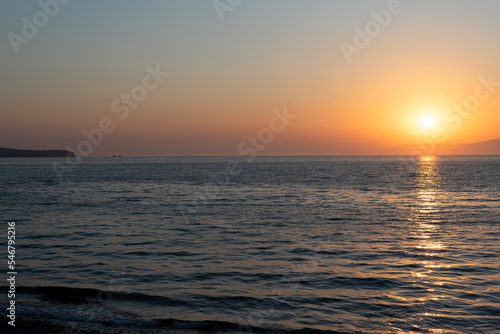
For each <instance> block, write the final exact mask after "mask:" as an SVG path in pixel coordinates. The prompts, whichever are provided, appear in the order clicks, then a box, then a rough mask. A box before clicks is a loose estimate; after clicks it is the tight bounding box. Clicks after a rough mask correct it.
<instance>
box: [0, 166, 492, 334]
mask: <svg viewBox="0 0 500 334" xmlns="http://www.w3.org/2000/svg"><path fill="white" fill-rule="evenodd" d="M56 161H59V162H64V160H63V159H56ZM0 171H1V173H0V190H1V193H2V195H1V197H0V206H1V208H2V220H3V221H4V225H5V226H4V229H5V234H7V233H6V231H7V221H14V222H16V237H17V239H16V264H17V271H18V275H17V277H16V290H17V294H16V303H17V314H18V316H20V317H26V318H29V319H33V318H34V319H50V320H51V321H54V322H59V323H63V324H66V325H67V332H68V333H70V332H72V333H74V328H91V329H94V330H96V331H100V332H110V333H111V332H114V331H115V332H119V331H122V332H125V333H140V332H148V333H149V332H159V333H160V332H169V333H177V332H179V333H200V332H212V333H214V332H226V333H236V332H244V331H249V332H258V333H335V332H342V333H499V332H500V259H499V254H500V189H499V186H500V157H499V156H484V157H472V156H471V157H421V158H418V159H417V160H416V161H414V162H411V163H410V162H405V161H403V160H402V159H401V158H398V157H302V158H289V157H275V158H273V157H260V158H257V159H255V160H254V161H252V162H248V161H246V160H245V158H227V157H226V158H222V157H221V158H87V159H84V161H83V162H82V163H81V164H79V165H74V166H72V167H71V168H70V169H69V170H67V171H66V172H64V174H62V175H58V174H57V173H55V171H54V169H53V166H52V164H51V160H49V159H2V160H0ZM4 241H5V240H4ZM6 256H7V254H6V253H5V257H6ZM5 267H6V265H5ZM5 269H6V268H5ZM5 271H7V269H6V270H5ZM4 284H5V283H4ZM4 291H6V290H5V289H4ZM1 298H2V299H0V301H1V302H2V305H4V306H6V302H7V301H6V296H5V295H4V294H3V295H2V296H1Z"/></svg>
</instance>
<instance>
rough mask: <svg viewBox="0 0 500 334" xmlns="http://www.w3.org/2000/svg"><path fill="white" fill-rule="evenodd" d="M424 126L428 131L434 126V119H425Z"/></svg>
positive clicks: (423, 120)
mask: <svg viewBox="0 0 500 334" xmlns="http://www.w3.org/2000/svg"><path fill="white" fill-rule="evenodd" d="M422 126H423V127H424V128H426V129H430V128H432V127H433V126H434V118H432V117H425V118H424V119H422Z"/></svg>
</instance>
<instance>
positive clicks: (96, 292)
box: [18, 286, 341, 334]
mask: <svg viewBox="0 0 500 334" xmlns="http://www.w3.org/2000/svg"><path fill="white" fill-rule="evenodd" d="M19 292H20V293H21V294H23V295H25V296H26V295H31V296H37V297H38V298H39V300H40V301H41V302H42V303H36V304H33V305H37V306H27V307H25V306H20V307H19V309H18V314H19V315H20V316H21V317H24V320H25V321H40V320H43V321H44V322H46V321H52V322H53V324H54V325H57V324H59V325H60V324H61V323H69V322H71V323H72V326H74V325H75V324H74V322H76V323H77V327H78V326H81V328H80V329H82V330H89V328H92V330H94V331H95V330H96V326H102V329H97V331H98V332H100V333H101V332H102V333H107V332H113V331H112V328H113V327H115V326H117V327H118V326H119V327H120V328H123V327H124V326H125V327H126V328H127V329H126V332H127V333H142V332H143V331H146V332H147V330H148V329H153V328H157V329H169V330H181V332H182V331H184V330H190V331H193V332H199V333H249V332H250V333H283V334H295V333H297V334H298V333H305V334H334V333H341V332H338V331H333V330H322V329H314V328H307V327H305V328H300V329H296V328H285V327H282V326H279V327H269V326H268V327H259V326H253V325H249V324H243V323H237V322H230V321H220V320H212V319H207V320H202V321H199V320H196V321H193V320H183V319H180V318H147V317H140V316H137V315H133V314H130V313H126V312H122V313H120V312H119V311H117V310H116V308H113V309H108V308H107V307H106V306H107V304H106V303H101V302H100V301H99V297H103V296H105V295H107V294H110V296H112V299H113V300H116V301H127V302H141V303H144V302H146V303H149V302H152V303H154V304H156V305H158V304H161V305H172V306H173V305H175V306H179V305H180V304H182V303H184V304H187V303H186V302H183V301H181V300H177V299H173V298H168V297H161V296H151V295H145V294H140V293H126V292H110V291H105V290H100V289H93V288H73V287H65V286H35V287H20V288H19ZM234 298H246V297H234ZM250 299H255V300H257V299H256V298H250ZM104 301H107V300H104ZM328 301H330V300H328ZM26 319H28V320H26ZM89 326H90V327H89Z"/></svg>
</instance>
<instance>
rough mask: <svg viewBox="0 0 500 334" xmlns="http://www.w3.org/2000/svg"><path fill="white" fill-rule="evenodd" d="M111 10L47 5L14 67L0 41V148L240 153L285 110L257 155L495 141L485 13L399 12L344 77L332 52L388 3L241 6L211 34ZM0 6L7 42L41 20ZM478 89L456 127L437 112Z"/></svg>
mask: <svg viewBox="0 0 500 334" xmlns="http://www.w3.org/2000/svg"><path fill="white" fill-rule="evenodd" d="M125 3H126V5H120V6H119V5H118V2H113V1H110V2H109V3H106V4H102V3H100V2H97V1H89V2H86V3H74V4H71V5H66V6H65V7H61V8H60V12H59V13H58V15H57V16H55V17H54V18H51V19H50V21H49V23H48V24H47V25H46V26H43V27H41V28H40V29H39V32H38V34H37V35H36V36H35V37H33V38H32V39H30V40H29V42H28V43H26V44H19V45H18V50H17V51H18V52H17V53H16V52H15V51H16V50H15V48H14V47H13V46H12V43H11V42H10V41H9V38H4V39H3V40H2V42H1V43H3V45H2V47H1V49H0V56H1V57H2V65H0V66H1V71H2V72H1V74H2V78H3V81H2V83H1V85H2V87H1V88H2V89H1V92H0V95H1V99H2V113H1V123H0V130H1V131H0V146H6V147H16V148H26V149H28V148H37V149H49V148H65V147H67V146H68V145H69V146H70V147H72V148H76V146H77V145H78V143H79V142H80V141H82V140H87V138H86V137H85V136H84V134H82V131H83V130H88V131H90V130H93V129H98V128H99V123H100V122H101V120H102V119H106V118H109V119H110V121H111V122H112V123H113V127H114V130H113V131H112V132H110V133H106V134H104V135H103V140H102V141H101V142H100V143H99V144H98V145H93V146H94V147H93V148H92V153H91V155H110V154H123V155H238V154H239V152H238V147H239V145H240V144H241V143H242V142H244V141H247V140H248V138H249V136H256V135H258V134H259V132H260V131H262V129H263V128H266V127H269V122H270V121H271V120H272V118H273V117H274V114H273V109H274V108H278V109H282V108H284V107H285V106H286V108H287V110H288V112H289V113H292V114H293V115H295V116H296V117H295V118H294V119H293V121H291V122H290V124H287V125H286V128H285V129H284V130H283V131H280V132H279V133H275V134H274V136H273V140H272V141H271V142H270V143H268V144H266V145H265V149H263V150H262V151H260V152H259V154H261V155H329V154H376V153H377V152H379V150H382V149H384V148H387V147H391V146H397V145H402V144H407V143H412V142H414V141H415V140H417V139H423V138H432V136H433V133H435V132H436V131H439V130H442V133H441V134H440V135H441V136H445V137H446V142H450V143H469V142H478V141H483V140H489V139H495V138H499V137H500V131H499V130H500V108H499V104H500V86H499V87H494V90H493V91H492V92H489V91H487V90H485V89H487V88H484V87H483V88H478V86H480V85H481V82H482V81H481V80H480V79H479V78H480V77H483V78H485V79H488V77H491V78H492V81H499V82H500V64H499V63H498V59H500V46H499V44H498V40H499V38H498V37H499V36H498V35H499V34H500V23H498V20H497V17H496V16H495V15H494V14H493V13H498V11H499V10H500V3H498V2H496V1H493V0H491V1H486V0H485V1H481V5H479V4H476V3H474V4H471V2H470V1H451V0H450V1H440V2H439V4H436V3H435V2H434V1H419V2H417V3H415V2H410V1H400V3H399V5H398V6H399V7H398V8H399V12H398V13H397V14H391V19H390V22H389V23H388V24H387V25H386V26H385V27H383V26H380V31H379V32H378V34H376V36H374V37H372V38H371V42H370V43H369V45H367V46H366V47H364V48H361V49H360V52H359V54H354V55H353V56H352V59H351V62H350V63H349V62H348V61H347V59H346V57H345V55H344V53H343V52H342V49H341V47H340V45H341V43H348V44H350V45H355V37H356V36H355V34H356V33H355V28H356V27H359V28H360V29H365V27H366V25H367V24H369V23H370V22H372V21H374V16H373V14H372V13H371V12H372V11H376V12H378V13H381V11H386V10H389V9H388V8H389V3H390V1H371V2H369V3H356V4H353V3H352V2H350V1H338V2H334V3H333V2H325V1H276V2H274V3H272V4H270V3H268V2H264V1H255V2H253V1H252V2H247V3H245V4H242V5H241V6H239V7H237V8H234V10H233V11H231V12H226V13H224V20H223V21H221V20H220V18H219V16H218V14H217V12H216V10H215V9H214V8H213V6H212V5H211V4H210V3H208V4H201V3H199V2H190V1H187V2H186V3H177V4H168V3H156V4H152V5H151V6H142V7H141V5H140V4H137V3H135V2H128V1H127V2H125ZM120 4H122V2H120ZM1 6H2V7H3V8H2V10H1V13H2V14H1V15H2V16H3V17H2V20H1V25H2V28H3V29H2V31H6V32H14V33H16V34H18V35H22V25H23V21H21V18H22V17H28V18H30V17H32V16H33V14H34V13H36V12H37V11H39V10H40V7H38V5H37V3H36V2H31V3H30V2H27V3H23V4H15V3H9V4H2V5H1ZM384 13H387V12H384ZM90 17H92V20H93V21H94V24H92V25H91V26H89V24H88V19H89V18H90ZM157 64H158V65H159V67H160V68H161V70H162V71H164V72H169V76H168V77H165V78H164V79H162V82H161V83H160V82H159V83H158V85H157V87H155V88H154V89H151V90H147V96H146V97H145V99H144V100H141V101H138V103H137V107H136V108H134V109H132V108H130V113H129V115H128V117H126V118H125V119H123V120H121V119H120V118H119V116H120V115H121V114H120V113H115V112H113V108H112V107H111V104H112V102H113V101H115V100H116V99H119V100H120V99H121V98H122V94H129V95H130V94H131V92H132V91H133V89H134V88H135V87H137V86H142V85H143V84H144V78H145V76H147V75H148V74H149V72H148V70H147V68H148V67H149V68H150V69H151V68H153V69H154V68H155V67H156V66H157ZM148 82H149V84H151V83H153V82H154V79H153V78H149V81H148ZM483 86H484V85H483ZM137 89H139V88H137ZM477 89H479V92H481V93H484V94H483V95H487V94H485V92H489V93H491V94H489V95H488V97H487V98H484V99H481V100H480V101H479V102H480V103H479V105H478V108H477V110H475V111H474V112H473V113H471V114H470V116H468V117H465V116H463V115H460V116H458V115H459V114H457V113H456V112H449V111H448V110H449V109H450V108H451V109H453V107H454V105H456V104H463V103H464V101H465V100H466V99H467V98H470V97H473V96H475V94H476V91H477ZM496 89H498V91H496ZM137 91H139V90H137ZM120 105H121V106H123V105H124V104H123V103H121V104H120ZM424 117H432V118H433V119H434V121H435V125H434V127H433V128H431V129H426V128H424V127H423V126H422V124H421V121H422V119H423V118H424Z"/></svg>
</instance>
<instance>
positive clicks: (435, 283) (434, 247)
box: [410, 156, 449, 333]
mask: <svg viewBox="0 0 500 334" xmlns="http://www.w3.org/2000/svg"><path fill="white" fill-rule="evenodd" d="M440 183H441V176H440V174H439V164H438V158H437V157H435V156H424V157H421V158H420V161H419V165H418V167H417V170H416V179H415V189H416V203H415V209H414V210H413V217H412V222H413V223H412V231H411V233H412V234H413V237H414V239H415V240H416V242H415V243H414V244H413V246H410V252H411V253H413V254H414V256H415V257H416V259H417V260H416V261H415V264H417V265H418V266H417V268H416V269H414V270H413V272H412V273H411V275H412V276H413V277H414V286H415V287H417V288H421V289H422V290H423V291H424V292H421V293H419V296H418V298H416V300H417V301H416V303H415V304H416V306H417V308H418V309H417V313H418V315H417V321H418V326H419V327H422V328H425V329H426V330H427V331H430V332H432V333H440V332H441V331H442V329H439V328H433V327H436V326H435V323H434V324H432V320H433V319H435V318H436V317H439V316H442V315H441V314H440V313H439V312H436V310H434V309H433V308H432V306H431V303H432V302H435V301H438V300H440V299H442V298H444V295H443V294H442V293H440V287H442V286H443V285H444V284H445V282H444V279H443V278H442V277H441V275H440V274H441V273H440V271H441V270H443V269H444V268H448V267H449V265H448V264H446V263H444V260H443V257H442V254H443V253H445V252H446V249H447V247H448V245H447V244H446V242H445V241H444V240H443V238H442V237H441V234H442V231H441V223H442V220H443V219H442V216H441V214H440V210H441V208H440V201H439V197H440ZM411 248H412V249H411Z"/></svg>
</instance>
